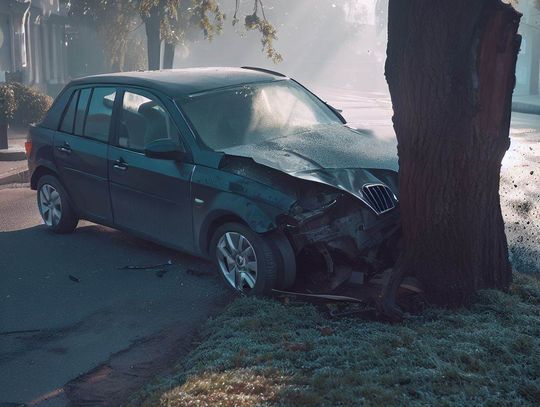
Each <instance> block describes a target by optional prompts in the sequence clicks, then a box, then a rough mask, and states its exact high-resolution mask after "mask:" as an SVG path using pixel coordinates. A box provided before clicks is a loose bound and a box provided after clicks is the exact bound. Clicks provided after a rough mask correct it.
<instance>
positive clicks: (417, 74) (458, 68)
mask: <svg viewBox="0 0 540 407" xmlns="http://www.w3.org/2000/svg"><path fill="white" fill-rule="evenodd" d="M520 18H521V15H520V14H519V13H518V12H516V11H515V9H514V8H513V7H512V6H511V5H508V4H505V3H503V2H502V1H501V0H475V1H470V0H453V1H448V0H429V1H426V0H390V4H389V18H388V48H387V55H388V57H387V62H386V78H387V81H388V86H389V89H390V94H391V97H392V103H393V108H394V118H393V121H394V129H395V132H396V135H397V140H398V155H399V184H400V210H401V219H402V228H403V253H402V255H401V259H400V260H399V261H398V264H397V267H396V272H395V273H394V275H393V277H392V279H391V283H392V284H390V285H389V288H388V291H386V293H385V301H384V302H383V308H384V309H385V310H386V311H387V312H389V313H392V311H393V294H394V293H395V287H396V285H397V284H398V283H399V281H400V278H401V277H402V276H403V275H408V274H409V275H410V274H413V275H415V276H417V277H418V278H419V279H420V280H421V281H422V283H423V284H424V288H425V293H426V295H427V298H428V300H429V301H430V302H431V303H433V304H438V305H442V306H461V305H463V304H467V303H468V302H469V301H470V300H471V298H472V296H473V294H474V293H475V292H476V290H479V289H485V288H495V289H502V290H505V289H507V288H508V287H509V284H510V282H511V281H512V271H511V266H510V263H509V260H508V248H507V240H506V236H505V231H504V222H503V218H502V214H501V207H500V197H499V178H500V170H501V161H502V159H503V156H504V154H505V152H506V150H507V149H508V147H509V145H510V139H509V127H510V115H511V101H512V92H513V88H514V85H515V67H516V59H517V54H518V51H519V47H520V42H521V37H520V36H519V35H517V29H518V26H519V21H520ZM392 287H393V289H391V288H392Z"/></svg>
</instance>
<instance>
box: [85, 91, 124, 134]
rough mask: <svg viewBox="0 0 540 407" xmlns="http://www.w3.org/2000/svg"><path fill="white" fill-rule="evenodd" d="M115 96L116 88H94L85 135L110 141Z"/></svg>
mask: <svg viewBox="0 0 540 407" xmlns="http://www.w3.org/2000/svg"><path fill="white" fill-rule="evenodd" d="M115 96H116V89H115V88H94V91H93V92H92V97H91V99H90V105H89V106H88V114H87V116H86V123H85V125H84V136H85V137H90V138H94V139H96V140H100V141H105V142H106V141H109V132H110V128H111V118H112V112H113V107H114V99H115ZM81 97H82V92H81Z"/></svg>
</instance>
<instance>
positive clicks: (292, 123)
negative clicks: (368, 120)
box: [179, 80, 342, 150]
mask: <svg viewBox="0 0 540 407" xmlns="http://www.w3.org/2000/svg"><path fill="white" fill-rule="evenodd" d="M179 102H180V105H181V107H182V109H183V111H184V113H185V115H186V116H187V118H188V119H189V121H190V122H191V124H192V126H193V127H194V129H195V130H196V132H197V134H198V135H199V137H200V138H201V140H202V141H203V142H204V143H205V144H206V145H207V146H208V147H210V148H212V149H214V150H220V149H225V148H229V147H234V146H238V145H245V144H257V143H261V142H264V141H268V140H271V139H274V138H278V137H287V136H290V135H293V134H297V133H300V132H303V131H306V130H309V129H311V128H313V127H316V126H322V125H340V126H341V125H342V123H341V121H340V120H339V119H338V117H337V116H336V115H335V114H334V113H333V112H332V111H331V110H330V109H329V108H328V106H326V105H325V104H324V103H323V102H321V101H320V100H318V99H317V98H315V97H314V96H313V95H311V94H310V93H309V92H307V91H306V90H305V89H304V88H302V87H301V86H299V85H297V84H296V83H294V82H292V81H289V80H283V81H277V82H269V83H256V84H248V85H243V86H239V87H237V88H233V89H231V88H228V89H222V90H216V91H213V92H206V93H203V94H199V95H197V94H195V95H192V96H190V97H188V98H186V99H184V100H180V101H179Z"/></svg>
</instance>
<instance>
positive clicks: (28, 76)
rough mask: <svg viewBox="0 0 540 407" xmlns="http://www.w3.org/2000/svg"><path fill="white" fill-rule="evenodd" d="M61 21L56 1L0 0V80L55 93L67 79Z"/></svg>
mask: <svg viewBox="0 0 540 407" xmlns="http://www.w3.org/2000/svg"><path fill="white" fill-rule="evenodd" d="M65 24H66V10H65V9H63V8H62V7H61V5H60V3H59V0H1V1H0V82H3V81H6V80H16V81H20V82H22V83H25V84H27V85H33V86H36V87H39V88H41V89H43V90H44V91H46V92H48V93H50V94H56V93H57V92H58V91H59V89H60V88H61V87H62V85H63V84H64V83H66V81H67V80H68V74H67V52H66V38H65V37H66V36H65Z"/></svg>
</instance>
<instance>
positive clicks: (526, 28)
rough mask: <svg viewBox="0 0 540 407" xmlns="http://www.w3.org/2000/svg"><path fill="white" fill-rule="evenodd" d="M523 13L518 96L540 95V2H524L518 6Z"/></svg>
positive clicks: (534, 0)
mask: <svg viewBox="0 0 540 407" xmlns="http://www.w3.org/2000/svg"><path fill="white" fill-rule="evenodd" d="M517 8H518V9H519V11H521V12H522V13H523V17H522V19H521V24H520V26H519V32H520V34H521V36H522V43H521V50H520V52H519V57H518V64H517V67H516V90H515V94H516V95H538V94H540V1H539V0H522V1H520V2H519V3H518V4H517Z"/></svg>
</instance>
